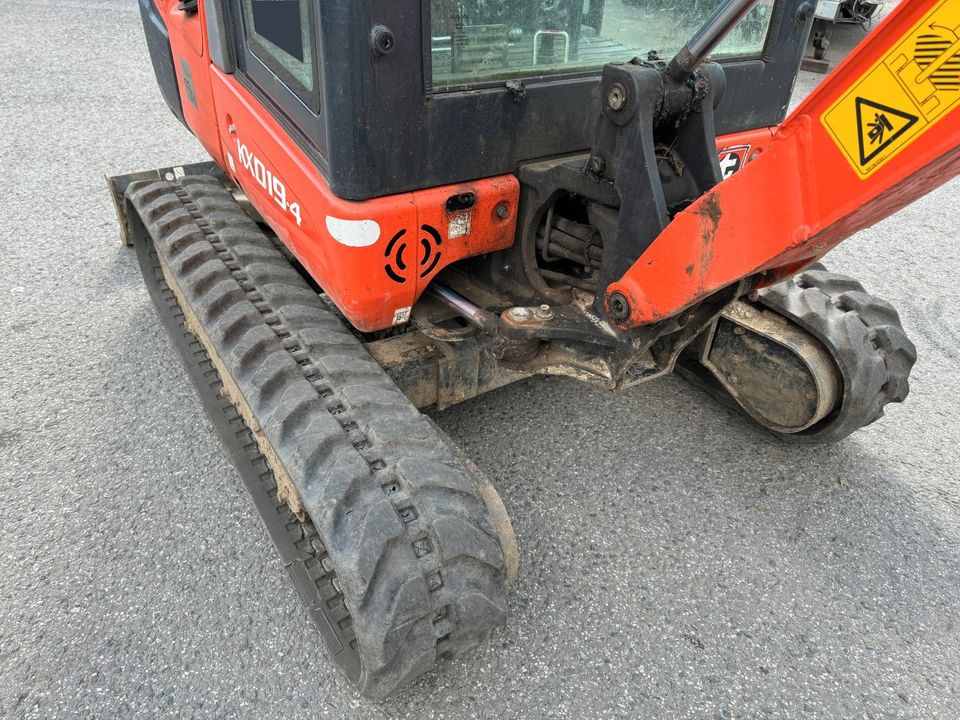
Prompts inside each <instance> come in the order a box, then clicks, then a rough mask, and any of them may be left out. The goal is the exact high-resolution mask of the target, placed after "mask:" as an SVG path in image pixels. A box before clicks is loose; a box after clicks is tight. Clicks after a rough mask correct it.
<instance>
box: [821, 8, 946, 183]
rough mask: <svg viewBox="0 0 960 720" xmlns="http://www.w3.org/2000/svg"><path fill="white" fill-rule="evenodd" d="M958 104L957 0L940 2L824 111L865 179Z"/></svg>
mask: <svg viewBox="0 0 960 720" xmlns="http://www.w3.org/2000/svg"><path fill="white" fill-rule="evenodd" d="M958 103H960V0H943V1H942V2H940V3H938V4H937V5H936V6H935V7H934V8H933V10H931V11H930V12H929V13H927V15H926V16H925V17H924V18H923V19H922V20H921V21H920V22H919V23H917V25H916V26H914V27H913V28H912V29H911V30H910V31H909V32H908V33H907V34H906V35H905V36H904V37H903V38H902V39H901V40H900V42H899V43H897V44H896V45H895V46H894V47H893V48H892V49H891V50H890V52H889V53H887V55H886V56H885V57H883V58H881V59H880V60H879V61H878V62H877V63H876V64H875V65H874V66H873V67H872V68H870V70H868V71H867V72H866V74H864V76H863V77H861V78H860V79H859V80H858V81H857V82H855V83H854V84H853V85H852V86H851V87H850V89H849V90H848V91H847V92H846V93H845V94H844V95H842V96H841V97H840V98H839V99H838V100H837V101H836V102H835V103H834V104H833V105H831V106H830V108H829V109H828V110H827V111H826V112H825V113H824V114H823V117H822V118H821V122H822V123H823V126H824V127H825V128H826V129H827V132H828V133H830V136H831V137H832V138H833V140H834V142H836V144H837V147H839V148H840V150H841V151H842V152H843V154H844V156H845V157H846V158H847V160H848V161H849V162H850V165H851V167H852V168H853V169H854V171H856V173H857V174H858V175H859V176H860V177H861V178H863V179H866V178H868V177H870V176H871V175H872V174H873V173H875V172H876V171H877V170H878V169H880V168H881V167H883V165H884V164H885V163H886V162H887V161H888V160H890V159H891V158H892V157H894V156H895V155H896V154H897V153H899V152H900V151H901V150H903V149H904V148H905V147H907V146H908V145H909V144H910V143H911V142H913V141H914V140H915V139H916V138H918V137H919V136H920V135H922V134H923V133H924V132H925V131H926V130H927V129H928V128H929V127H930V126H931V125H933V124H934V123H935V122H937V121H938V120H939V119H940V118H941V117H943V116H944V115H945V114H946V113H947V112H948V111H949V110H951V109H953V108H954V107H955V106H956V105H957V104H958Z"/></svg>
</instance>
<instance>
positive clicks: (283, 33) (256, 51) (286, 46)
mask: <svg viewBox="0 0 960 720" xmlns="http://www.w3.org/2000/svg"><path fill="white" fill-rule="evenodd" d="M313 5H314V3H313V2H310V0H242V6H243V25H244V31H245V36H246V40H247V46H248V47H249V48H250V51H251V52H252V53H253V55H254V56H255V57H256V58H257V59H258V60H260V62H262V63H263V64H264V65H265V66H266V67H267V68H268V69H269V70H270V72H272V73H273V74H274V75H276V76H277V78H278V79H279V80H280V81H281V82H283V84H284V85H286V86H287V87H288V88H290V90H292V91H293V93H294V94H295V95H297V97H299V98H300V100H301V101H302V102H303V103H304V104H306V105H307V106H309V107H314V106H316V105H318V99H319V93H318V92H317V72H316V62H315V61H314V55H315V43H314V38H315V37H316V33H315V23H316V19H315V18H314V11H313V7H312V6H313Z"/></svg>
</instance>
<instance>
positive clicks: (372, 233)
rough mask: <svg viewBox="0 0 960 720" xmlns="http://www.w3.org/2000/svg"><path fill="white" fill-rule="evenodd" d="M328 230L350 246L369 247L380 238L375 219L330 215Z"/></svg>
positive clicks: (338, 239)
mask: <svg viewBox="0 0 960 720" xmlns="http://www.w3.org/2000/svg"><path fill="white" fill-rule="evenodd" d="M327 232H329V233H330V236H331V237H332V238H333V239H334V240H336V241H337V242H338V243H340V244H341V245H347V246H348V247H367V246H369V245H373V244H374V243H375V242H376V241H377V240H379V239H380V226H379V225H378V224H377V223H376V222H375V221H374V220H341V219H340V218H335V217H331V216H329V215H328V216H327ZM398 312H399V311H398Z"/></svg>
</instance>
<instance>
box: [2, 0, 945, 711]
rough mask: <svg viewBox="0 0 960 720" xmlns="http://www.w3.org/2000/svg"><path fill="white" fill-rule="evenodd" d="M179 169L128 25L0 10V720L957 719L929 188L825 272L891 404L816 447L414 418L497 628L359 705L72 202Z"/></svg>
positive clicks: (69, 8)
mask: <svg viewBox="0 0 960 720" xmlns="http://www.w3.org/2000/svg"><path fill="white" fill-rule="evenodd" d="M837 35H838V38H835V39H837V40H838V43H839V41H840V40H842V39H843V38H846V40H845V41H844V42H847V43H849V42H852V41H855V40H856V39H859V37H860V30H859V29H857V28H844V29H842V31H840V32H838V34H837ZM838 43H835V45H837V44H838ZM839 44H841V45H842V43H839ZM841 50H842V49H841ZM838 52H839V51H838V50H837V49H836V47H835V48H834V49H832V50H831V55H832V56H834V57H836V56H837V53H838ZM818 79H819V78H818V76H813V75H807V74H803V75H802V76H801V79H800V83H799V85H798V88H799V90H800V91H801V92H804V91H807V90H809V88H811V87H813V85H815V83H816V82H817V80H818ZM200 159H203V153H202V151H201V150H200V148H199V146H198V145H197V143H195V142H194V141H193V140H192V139H191V137H190V136H189V134H188V133H187V132H186V131H184V130H183V129H182V128H181V127H179V126H178V125H177V123H176V122H175V121H174V120H173V118H172V117H171V115H170V113H169V111H168V110H167V109H166V107H165V106H164V105H163V103H162V100H161V98H160V95H159V92H158V91H157V89H156V87H155V83H154V79H153V76H152V70H151V67H150V63H149V60H148V57H147V52H146V47H145V43H144V40H143V36H142V32H141V29H140V25H139V18H138V16H137V12H136V9H135V5H134V4H133V3H131V2H119V1H116V2H106V1H103V0H101V1H93V0H84V1H80V0H56V1H54V0H31V1H27V0H3V2H2V3H0V178H2V193H3V194H2V199H0V233H2V246H0V715H2V716H5V717H15V718H20V717H27V718H56V717H97V718H121V717H122V718H128V717H144V718H152V717H214V718H220V717H251V718H284V719H285V720H288V719H289V718H301V717H330V718H334V717H336V718H562V717H570V718H613V717H617V718H619V717H624V718H627V717H629V718H637V717H643V718H661V717H662V718H734V717H737V718H740V717H742V718H759V717H780V718H802V717H824V718H827V717H835V718H861V717H865V718H886V717H904V718H907V717H909V718H956V717H960V630H958V621H960V608H958V586H960V565H958V559H960V545H958V540H960V470H958V469H960V450H958V440H960V410H958V402H957V401H958V398H960V373H958V370H957V367H958V362H960V351H958V347H960V323H958V320H957V315H958V313H960V302H958V300H957V297H956V287H957V266H958V263H960V249H958V247H960V245H958V243H957V239H958V234H957V226H956V219H957V210H958V209H960V204H958V200H957V193H958V190H960V184H958V183H957V182H954V183H951V184H949V185H948V186H946V187H943V188H941V189H940V190H938V191H935V192H933V193H931V194H930V195H929V196H927V197H926V198H924V199H923V200H921V201H919V202H918V203H916V204H915V205H913V206H912V207H910V208H908V209H906V210H904V211H902V212H901V213H899V214H898V215H897V216H896V217H894V218H892V219H890V220H887V221H885V222H883V223H881V224H879V225H877V226H876V227H874V228H872V229H871V230H868V231H866V232H863V233H861V234H859V235H857V236H856V237H854V238H852V239H851V240H850V241H849V242H847V243H845V244H844V245H843V246H842V247H841V248H839V249H838V250H837V251H835V252H834V253H832V255H831V256H830V258H829V261H830V264H831V265H832V267H833V268H835V269H838V270H842V271H844V272H848V273H850V274H852V275H855V276H857V277H859V278H861V279H863V280H864V281H865V283H866V284H867V286H868V287H869V288H870V289H871V290H873V291H875V292H877V293H878V294H882V295H883V296H884V297H886V298H888V299H889V300H890V301H892V302H893V303H894V304H895V305H896V306H897V307H898V308H899V309H900V311H901V314H902V317H903V320H904V325H905V326H906V328H907V330H908V332H909V334H910V335H911V336H912V338H913V339H914V341H915V342H916V344H917V348H918V351H919V355H920V359H919V362H918V363H917V366H916V369H915V370H914V373H913V378H912V383H911V384H912V392H911V395H910V398H909V399H908V401H907V402H906V403H905V404H904V405H902V406H895V407H893V408H891V409H890V411H889V412H888V414H887V417H886V418H884V419H883V420H882V421H880V422H879V423H876V424H875V425H873V426H871V427H869V428H867V429H865V430H863V431H861V432H859V433H857V434H856V435H855V436H853V437H851V438H850V439H848V440H846V441H844V442H843V443H840V444H838V445H835V446H830V447H821V448H796V447H790V446H784V445H781V444H778V443H777V442H775V441H774V440H772V439H771V438H769V437H768V436H766V435H765V434H763V433H762V432H761V431H759V430H757V429H755V428H754V427H753V426H751V425H750V424H749V423H748V422H746V421H744V420H743V419H742V418H740V417H739V416H737V415H734V414H731V413H730V412H728V411H726V410H724V409H722V408H720V407H718V406H717V405H715V404H714V403H713V402H712V401H711V400H709V399H708V398H707V397H706V396H705V395H703V394H702V393H701V392H699V391H698V390H696V389H694V388H692V387H690V386H688V385H687V384H685V383H684V382H683V381H681V380H680V379H677V378H667V379H664V380H661V381H658V382H656V383H652V384H649V385H646V386H642V387H639V388H636V389H634V390H631V391H629V392H626V393H624V394H621V395H611V394H608V393H605V392H601V391H598V390H594V389H590V388H588V387H585V386H581V385H579V384H577V383H575V382H573V381H564V380H560V379H540V380H533V381H530V382H526V383H523V384H520V385H516V386H513V387H510V388H507V389H504V390H502V391H499V392H494V393H491V394H489V395H487V396H485V397H482V398H479V399H477V400H475V401H472V402H468V403H465V404H464V405H462V406H459V407H456V408H454V409H451V410H450V411H448V412H445V413H443V414H440V415H439V416H437V420H438V422H439V423H440V425H441V426H442V427H443V428H444V430H446V431H447V432H448V433H449V434H450V435H451V436H452V437H453V438H454V439H455V440H456V441H457V442H458V443H460V445H461V446H462V447H463V448H464V449H465V450H466V451H467V452H468V453H469V454H470V455H472V456H473V457H474V458H475V459H476V461H477V462H478V463H479V464H480V466H481V467H482V468H483V469H484V470H485V471H486V472H487V473H488V474H489V476H490V477H491V478H492V479H493V481H494V482H495V484H496V485H497V487H498V488H499V490H500V493H501V494H502V496H503V499H504V501H505V503H506V505H507V507H508V508H509V510H510V512H511V514H512V517H513V522H514V527H515V529H516V532H517V535H518V538H519V542H520V548H521V557H522V566H521V572H520V579H519V582H518V583H517V585H516V588H515V590H514V591H513V594H512V598H511V613H512V614H511V617H510V621H509V624H508V625H507V626H506V627H504V628H502V629H500V630H498V631H497V632H496V633H495V634H494V636H493V638H492V639H491V641H490V642H488V643H487V644H485V645H484V646H483V647H481V648H480V649H479V650H478V651H476V652H474V653H473V654H471V655H470V656H468V657H466V658H464V659H462V660H457V661H454V662H452V663H447V664H446V666H445V667H444V669H443V671H442V672H440V673H434V674H431V675H429V676H428V677H426V678H424V679H423V680H422V681H420V682H418V683H417V684H416V685H415V686H414V687H412V688H410V689H408V690H406V691H403V692H400V693H399V694H397V695H396V696H395V697H393V698H392V699H390V700H389V701H388V702H385V703H382V704H371V703H367V702H365V701H362V700H360V699H358V698H357V697H356V696H355V694H354V693H353V691H352V690H351V688H350V687H349V686H348V685H347V683H346V682H345V681H343V680H342V679H341V678H340V677H339V675H338V674H337V672H336V671H335V670H334V668H333V666H332V664H331V663H330V662H328V661H327V660H326V658H325V657H324V653H323V650H322V647H321V643H320V639H319V637H318V635H317V634H316V632H315V631H314V630H313V628H312V626H311V625H309V624H308V621H307V618H306V616H305V614H304V612H303V611H302V609H301V607H300V605H299V601H298V599H297V597H296V595H295V593H294V591H293V589H292V587H291V585H290V584H289V582H288V581H287V579H286V576H285V574H284V572H283V570H282V569H281V567H280V564H279V562H278V561H277V559H276V558H275V557H274V554H273V550H272V548H271V546H270V543H269V541H268V539H267V535H266V533H265V532H264V530H263V529H262V528H261V526H260V524H259V521H258V519H257V517H256V515H255V514H254V510H253V508H252V505H251V504H250V503H249V502H248V500H247V498H246V497H245V495H244V491H243V490H242V488H241V486H240V484H239V481H238V479H237V477H236V475H235V473H234V472H233V470H232V469H231V466H230V464H229V462H228V459H227V457H226V456H225V454H224V452H223V450H222V449H221V448H220V446H219V445H218V442H217V440H216V437H215V434H214V431H213V429H212V427H211V425H210V423H209V422H208V420H207V419H206V417H205V416H204V415H203V413H202V411H201V409H200V406H199V403H198V402H197V401H196V399H195V397H194V394H193V391H192V389H191V386H190V384H189V381H188V379H187V377H186V376H185V374H184V373H183V371H182V370H181V368H180V365H179V362H178V359H177V356H176V354H175V352H174V349H173V347H172V346H171V344H170V342H169V341H168V339H167V337H166V336H165V334H164V332H163V330H162V328H161V327H160V324H159V323H158V321H157V319H156V317H155V315H154V312H153V308H152V306H151V304H150V301H149V299H148V297H147V293H146V291H145V290H144V287H143V285H142V282H141V279H140V276H139V272H138V270H137V267H136V262H135V259H134V256H133V254H132V252H131V251H130V250H129V249H125V248H123V247H121V246H120V244H119V242H118V238H117V227H116V221H115V218H114V214H113V209H112V207H111V205H110V201H109V199H108V196H107V193H106V191H105V188H104V184H103V181H102V176H103V175H104V174H114V173H123V172H129V171H133V170H138V169H144V168H152V167H158V166H161V165H169V164H172V163H175V162H189V161H194V160H200Z"/></svg>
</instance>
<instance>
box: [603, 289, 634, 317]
mask: <svg viewBox="0 0 960 720" xmlns="http://www.w3.org/2000/svg"><path fill="white" fill-rule="evenodd" d="M607 307H608V309H609V312H610V319H611V320H613V321H614V322H618V323H619V322H623V321H624V320H626V319H627V318H629V317H630V301H629V300H627V298H626V296H625V295H624V294H623V293H618V292H615V293H613V295H611V296H610V300H609V301H608V302H607Z"/></svg>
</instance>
